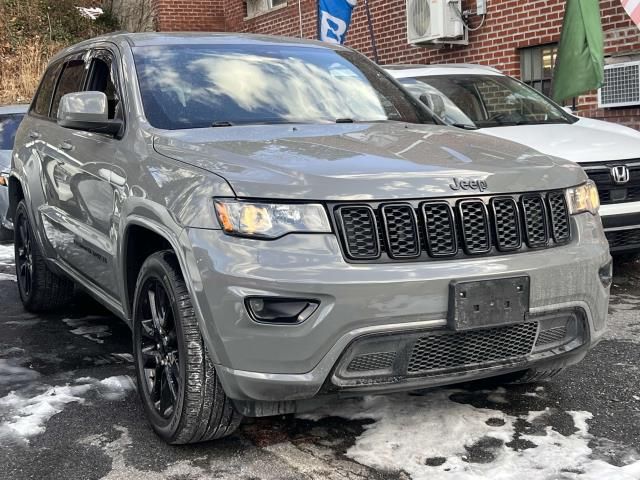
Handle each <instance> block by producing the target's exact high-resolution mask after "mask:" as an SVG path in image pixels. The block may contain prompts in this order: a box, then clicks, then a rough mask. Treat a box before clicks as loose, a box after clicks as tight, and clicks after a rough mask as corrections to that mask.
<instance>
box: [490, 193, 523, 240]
mask: <svg viewBox="0 0 640 480" xmlns="http://www.w3.org/2000/svg"><path fill="white" fill-rule="evenodd" d="M491 206H492V209H493V216H494V222H493V224H494V227H495V231H496V242H497V244H498V248H499V249H500V250H502V251H509V250H517V249H518V248H520V247H521V246H522V236H521V234H520V220H519V213H518V204H517V203H516V202H515V200H513V199H512V198H494V199H493V200H492V201H491Z"/></svg>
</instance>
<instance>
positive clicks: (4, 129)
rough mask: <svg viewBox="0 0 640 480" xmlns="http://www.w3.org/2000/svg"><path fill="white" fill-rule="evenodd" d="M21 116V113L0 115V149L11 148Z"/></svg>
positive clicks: (22, 115)
mask: <svg viewBox="0 0 640 480" xmlns="http://www.w3.org/2000/svg"><path fill="white" fill-rule="evenodd" d="M22 117H24V114H22V113H11V114H8V115H0V150H13V142H14V140H15V138H16V131H17V130H18V126H19V125H20V122H21V121H22Z"/></svg>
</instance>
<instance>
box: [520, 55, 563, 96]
mask: <svg viewBox="0 0 640 480" xmlns="http://www.w3.org/2000/svg"><path fill="white" fill-rule="evenodd" d="M557 56H558V46H557V45H556V44H553V45H541V46H537V47H530V48H523V49H522V50H520V73H521V77H522V78H521V80H522V81H523V82H524V83H526V84H527V85H529V86H531V87H533V88H535V89H536V90H538V91H539V92H542V93H544V94H545V95H547V96H550V95H551V81H552V80H553V67H554V66H555V64H556V57H557Z"/></svg>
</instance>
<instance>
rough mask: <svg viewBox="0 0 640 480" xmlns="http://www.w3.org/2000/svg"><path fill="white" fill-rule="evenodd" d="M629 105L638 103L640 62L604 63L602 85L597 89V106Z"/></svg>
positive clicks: (639, 96)
mask: <svg viewBox="0 0 640 480" xmlns="http://www.w3.org/2000/svg"><path fill="white" fill-rule="evenodd" d="M630 105H640V62H623V63H614V64H612V65H605V67H604V86H603V87H602V88H601V89H599V90H598V106H599V107H627V106H630Z"/></svg>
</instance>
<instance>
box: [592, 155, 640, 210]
mask: <svg viewBox="0 0 640 480" xmlns="http://www.w3.org/2000/svg"><path fill="white" fill-rule="evenodd" d="M621 165H625V166H627V168H628V169H629V181H628V182H625V183H622V184H618V183H615V182H614V181H613V177H612V175H611V169H612V168H613V167H616V166H621ZM582 166H583V167H584V168H585V171H586V173H587V175H588V177H589V178H590V179H591V180H593V181H594V182H595V184H596V186H597V187H598V193H599V195H600V203H601V204H603V205H610V204H614V203H625V202H636V201H638V200H640V163H639V162H638V160H637V159H635V160H622V161H620V160H617V161H611V162H599V163H585V164H583V165H582Z"/></svg>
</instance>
